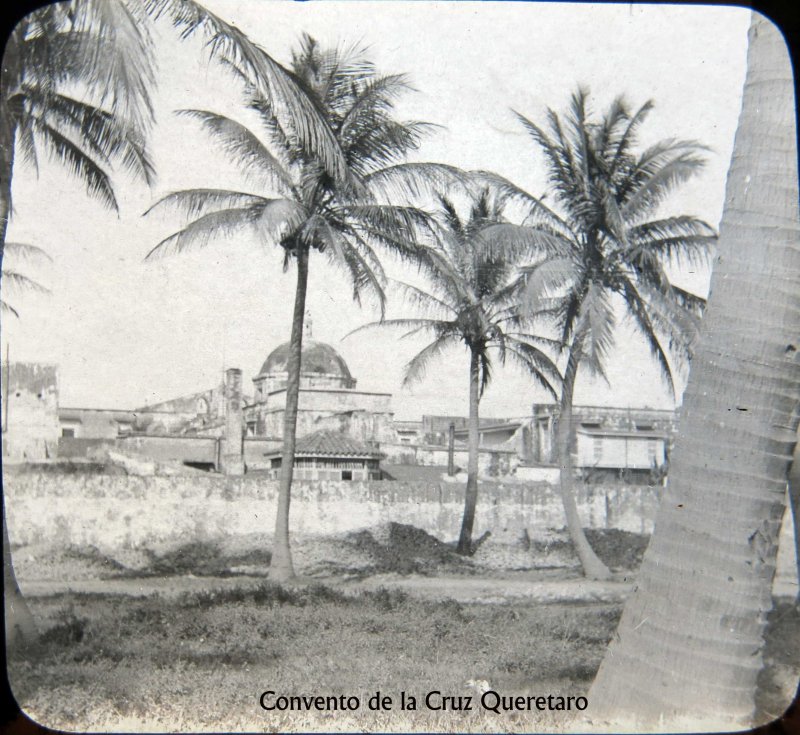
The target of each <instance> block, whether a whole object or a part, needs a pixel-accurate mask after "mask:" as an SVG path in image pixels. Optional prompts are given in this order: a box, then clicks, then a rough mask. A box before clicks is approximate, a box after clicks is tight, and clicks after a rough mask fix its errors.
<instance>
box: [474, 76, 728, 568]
mask: <svg viewBox="0 0 800 735" xmlns="http://www.w3.org/2000/svg"><path fill="white" fill-rule="evenodd" d="M652 107H653V105H652V103H651V102H647V103H646V104H644V105H643V106H642V107H640V108H639V109H638V110H636V111H635V112H631V111H630V110H629V109H628V106H627V105H626V103H625V101H624V100H623V99H622V98H618V99H616V100H615V101H614V102H613V103H612V105H611V106H610V108H609V110H608V112H607V113H606V114H605V115H604V116H603V117H602V118H601V119H600V120H598V121H593V120H592V119H591V118H590V112H589V110H588V105H587V92H586V91H585V90H583V89H579V90H578V91H577V92H576V93H575V94H574V95H573V96H572V103H571V107H570V110H569V112H568V114H567V115H566V116H565V119H564V120H563V121H562V119H561V118H560V117H559V116H558V114H556V113H555V112H553V111H552V110H549V111H548V127H549V131H545V129H543V128H542V127H540V126H538V125H536V124H534V123H533V122H531V121H530V120H528V119H527V118H525V117H523V116H522V115H518V117H519V119H520V121H521V122H522V124H523V125H524V127H525V128H526V129H527V131H528V132H529V133H530V135H531V137H532V138H533V140H534V141H535V142H536V143H537V144H538V146H539V147H540V148H541V149H542V151H543V152H544V155H545V162H546V165H547V170H548V175H549V181H550V192H551V193H550V196H551V197H552V199H553V200H554V202H555V205H556V208H550V207H548V206H546V205H545V203H544V201H543V200H542V198H537V197H534V196H532V195H531V194H529V193H527V192H526V191H524V190H522V189H520V188H519V187H517V186H515V185H514V184H512V183H511V182H509V181H507V180H505V179H503V178H502V177H499V176H497V175H496V174H491V173H485V174H483V176H484V178H485V179H487V180H489V181H490V182H492V183H493V185H495V186H498V187H499V189H500V191H502V192H504V193H505V194H506V195H507V196H509V197H511V198H513V199H515V200H516V201H518V202H519V203H521V204H522V205H523V206H525V207H526V210H527V217H526V222H527V224H529V225H530V226H531V227H532V228H533V229H534V230H535V231H537V232H539V233H540V234H541V236H543V237H547V238H549V240H550V242H551V243H556V246H557V249H558V250H559V251H560V252H559V253H558V254H557V255H556V257H553V258H549V259H547V260H546V261H545V262H543V263H540V264H536V265H535V266H533V267H531V268H529V269H528V270H527V272H526V278H527V280H528V289H529V299H530V300H531V301H532V303H533V304H534V305H536V308H538V307H540V306H547V307H548V308H554V305H555V304H556V303H558V304H559V310H558V317H557V325H558V328H559V330H560V332H561V340H562V344H563V346H564V351H565V353H566V368H565V371H564V382H563V386H562V391H561V398H560V402H559V416H558V420H557V424H556V447H557V452H558V457H559V462H560V464H561V480H560V489H561V497H562V501H563V503H564V510H565V515H566V519H567V526H568V528H569V532H570V537H571V538H572V541H573V544H574V545H575V548H576V551H577V553H578V555H579V557H580V560H581V563H582V565H583V569H584V573H585V574H586V575H587V576H588V577H592V578H607V577H608V576H609V575H610V572H609V570H608V568H607V567H606V566H605V564H603V563H602V562H601V561H600V559H599V558H598V557H597V555H596V554H595V553H594V551H593V550H592V548H591V547H590V546H589V544H588V542H587V540H586V537H585V535H584V533H583V529H582V527H581V522H580V518H579V516H578V511H577V505H576V503H575V493H574V487H573V464H572V456H571V446H572V441H573V439H572V437H573V427H572V423H573V422H572V407H573V396H574V389H575V381H576V379H577V376H578V369H579V367H581V366H583V367H585V368H587V369H589V370H591V371H593V372H594V373H596V374H599V375H600V376H602V377H605V373H604V365H605V362H606V359H607V356H608V354H609V352H610V351H611V350H612V349H613V348H614V334H615V326H616V324H617V313H618V312H619V309H620V308H622V309H623V310H624V313H625V314H626V316H627V317H628V318H629V319H630V320H631V322H632V323H633V325H634V327H635V328H636V330H637V332H638V333H639V334H640V335H641V336H642V338H643V339H644V340H645V341H646V342H647V345H648V347H649V348H650V352H651V353H652V355H653V357H654V358H655V360H656V362H657V364H658V366H659V367H660V369H661V374H662V376H663V378H664V381H665V383H666V384H667V385H668V386H669V388H670V389H671V390H672V391H673V393H674V385H673V363H674V362H676V361H677V362H678V363H680V362H681V361H682V360H683V359H685V358H686V356H687V354H688V350H689V347H690V345H691V342H692V339H693V337H694V335H695V333H696V329H697V318H698V317H699V315H700V313H701V309H702V305H703V301H702V299H700V298H698V297H697V296H695V295H693V294H691V293H689V292H687V291H685V290H683V289H681V288H679V287H677V286H676V285H674V284H672V283H671V282H670V278H669V275H668V272H667V267H668V266H669V265H670V264H673V265H674V264H680V263H683V262H689V263H694V262H696V261H703V260H705V258H706V257H707V254H708V252H709V248H710V247H711V246H712V244H713V243H714V241H715V237H714V231H713V230H712V228H711V227H710V226H709V225H708V224H706V223H705V222H703V221H701V220H700V219H698V218H697V217H693V216H689V215H677V216H664V215H662V214H661V208H662V204H663V203H664V201H665V200H666V199H667V197H668V196H669V194H670V193H671V192H672V191H673V190H674V189H675V188H676V187H677V186H678V185H679V184H681V183H683V182H684V181H686V180H687V179H689V178H690V177H692V176H694V175H696V174H697V173H698V172H699V171H700V170H701V169H702V167H703V165H704V159H703V157H702V155H701V152H702V151H703V146H701V145H700V144H699V143H697V142H694V141H682V140H663V141H660V142H658V143H656V144H654V145H652V146H650V147H649V148H647V149H646V150H644V151H643V152H641V153H639V154H637V153H636V152H635V150H634V149H635V148H636V146H637V142H638V132H639V128H640V127H641V125H642V124H643V123H644V121H645V120H646V118H647V116H648V114H649V113H650V111H651V109H652ZM556 209H558V210H560V213H559V212H557V211H556ZM543 294H544V296H543ZM547 294H549V296H548V295H547ZM670 357H672V361H673V363H671V361H670Z"/></svg>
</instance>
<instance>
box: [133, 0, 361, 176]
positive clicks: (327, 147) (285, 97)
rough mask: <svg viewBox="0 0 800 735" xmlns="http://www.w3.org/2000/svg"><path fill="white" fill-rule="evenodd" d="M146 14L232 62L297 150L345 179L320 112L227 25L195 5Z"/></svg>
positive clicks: (154, 7)
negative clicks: (167, 20) (163, 17)
mask: <svg viewBox="0 0 800 735" xmlns="http://www.w3.org/2000/svg"><path fill="white" fill-rule="evenodd" d="M145 2H146V5H147V7H148V10H149V11H150V12H151V13H153V14H155V15H160V14H164V13H166V14H168V15H169V16H170V17H171V18H172V22H173V25H174V26H175V27H176V28H179V29H181V34H182V35H183V36H184V37H188V36H191V35H194V34H195V33H201V34H202V35H203V36H204V37H205V38H206V39H207V47H208V49H209V52H210V54H211V56H212V57H214V58H226V59H229V60H231V61H232V62H233V63H235V64H236V65H237V66H238V67H239V68H240V69H242V71H243V72H244V73H245V74H246V75H247V77H248V79H250V81H251V83H252V85H253V86H254V87H255V88H256V89H257V90H258V92H259V94H260V96H261V97H262V98H263V100H264V101H266V102H267V103H268V104H269V105H270V106H271V107H272V109H273V110H274V112H275V115H276V117H277V118H278V119H279V120H280V123H281V126H282V127H283V128H284V129H285V130H288V131H289V132H290V134H291V135H293V136H296V137H297V139H298V141H299V142H300V144H301V146H302V147H303V148H304V149H305V150H307V151H309V152H310V153H311V154H312V155H313V156H314V157H316V158H317V159H318V160H319V161H321V162H322V164H323V166H324V168H325V170H326V171H327V172H328V173H329V174H330V175H331V176H332V177H333V178H334V179H336V180H338V181H344V180H346V179H347V164H346V161H345V159H344V155H343V153H342V150H341V148H340V146H339V144H338V143H337V142H336V139H335V137H334V135H333V132H332V130H331V128H330V126H329V125H328V124H327V122H326V120H325V118H324V115H323V113H322V112H321V111H320V110H319V108H318V107H317V105H316V104H314V102H313V101H312V100H311V98H310V97H309V95H308V94H306V92H305V91H304V89H303V86H302V84H301V83H300V80H299V79H298V77H297V76H296V75H295V74H293V73H291V72H290V71H288V70H287V69H286V68H284V67H283V66H281V65H280V64H279V63H278V62H277V61H275V60H274V59H273V58H272V57H271V56H270V55H269V54H267V53H266V52H265V51H264V50H263V49H262V48H261V47H259V46H258V45H257V44H255V43H253V42H252V41H251V40H250V39H249V38H248V37H247V36H246V35H245V34H244V33H243V32H242V31H240V30H239V29H237V28H235V27H234V26H232V25H231V24H229V23H226V22H225V21H223V20H222V19H221V18H219V17H218V16H216V15H214V14H213V13H211V12H209V11H208V10H206V9H205V8H203V7H202V6H201V5H199V4H198V3H196V2H194V0H145Z"/></svg>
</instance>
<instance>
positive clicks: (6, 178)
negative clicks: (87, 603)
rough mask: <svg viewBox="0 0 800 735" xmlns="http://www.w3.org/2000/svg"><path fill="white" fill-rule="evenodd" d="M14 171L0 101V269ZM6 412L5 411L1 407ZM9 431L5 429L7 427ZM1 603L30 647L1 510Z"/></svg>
mask: <svg viewBox="0 0 800 735" xmlns="http://www.w3.org/2000/svg"><path fill="white" fill-rule="evenodd" d="M16 40H17V39H16V34H12V35H11V37H10V38H9V42H8V44H7V46H6V52H5V55H4V56H3V73H2V81H3V83H4V86H5V84H7V83H8V82H9V79H10V77H11V75H12V73H13V71H14V68H15V66H16V63H17V51H18V47H17V44H16ZM13 170H14V127H13V124H12V122H11V119H10V117H9V114H8V109H7V107H6V105H5V101H4V100H2V101H0V265H2V262H3V247H2V246H3V245H4V244H5V242H6V233H7V232H8V221H9V219H10V218H11V176H12V173H13ZM3 410H5V407H3ZM6 430H8V427H6ZM3 593H4V594H3V600H4V607H3V610H4V613H5V621H6V622H5V632H6V646H8V648H9V649H11V648H14V647H19V646H22V645H25V644H28V643H32V642H33V641H35V640H36V638H37V632H36V626H35V624H34V622H33V617H32V616H31V613H30V610H29V609H28V605H27V603H26V602H25V598H24V597H23V596H22V593H21V592H20V591H19V585H18V584H17V579H16V577H15V575H14V566H13V564H12V563H11V544H10V543H9V538H8V528H7V526H6V514H5V509H3Z"/></svg>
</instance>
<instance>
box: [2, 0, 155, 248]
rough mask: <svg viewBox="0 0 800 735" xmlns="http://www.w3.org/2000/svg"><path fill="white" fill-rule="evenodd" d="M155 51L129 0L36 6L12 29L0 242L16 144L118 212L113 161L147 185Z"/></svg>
mask: <svg viewBox="0 0 800 735" xmlns="http://www.w3.org/2000/svg"><path fill="white" fill-rule="evenodd" d="M152 83H153V66H152V49H151V43H150V37H149V35H148V33H147V25H146V23H145V22H144V7H143V5H142V4H141V3H139V2H133V1H132V2H127V1H126V0H72V2H68V3H57V4H53V5H48V6H47V7H45V8H41V9H39V10H37V11H35V12H33V13H31V14H29V15H27V16H25V17H24V18H23V19H22V20H21V21H20V22H19V23H18V24H17V26H16V27H15V28H14V30H13V32H12V33H11V36H10V37H9V39H8V42H7V45H6V51H5V55H4V56H3V85H2V93H1V94H0V242H2V241H5V236H6V229H7V226H8V219H9V217H10V215H11V210H12V204H11V178H12V174H13V168H14V160H15V154H16V153H17V152H18V151H19V152H21V153H22V155H23V157H24V158H25V159H26V160H27V162H28V163H29V164H30V165H32V166H33V167H34V168H35V169H36V170H37V171H38V165H39V160H40V158H41V156H42V154H45V155H48V156H50V157H51V158H53V159H55V160H57V161H59V162H61V163H62V164H64V165H65V166H66V167H67V168H68V169H69V171H70V172H71V173H73V174H75V175H76V176H77V177H79V178H80V179H82V180H83V182H84V183H85V185H86V189H87V191H88V192H89V194H90V195H92V196H94V197H96V198H98V199H99V200H100V201H101V202H102V203H103V204H104V205H106V206H107V207H109V208H111V209H113V210H116V209H117V198H116V195H115V193H114V186H113V183H112V173H113V167H114V165H115V164H119V165H121V166H122V167H123V168H125V169H127V170H128V171H130V172H131V173H132V174H134V175H135V176H138V177H140V178H142V179H144V180H145V181H147V182H148V183H150V182H151V181H152V179H153V167H152V164H151V162H150V159H149V157H148V154H147V150H146V148H145V134H146V132H147V129H148V127H149V124H150V122H151V119H152V108H151V105H150V97H149V90H150V87H151V85H152Z"/></svg>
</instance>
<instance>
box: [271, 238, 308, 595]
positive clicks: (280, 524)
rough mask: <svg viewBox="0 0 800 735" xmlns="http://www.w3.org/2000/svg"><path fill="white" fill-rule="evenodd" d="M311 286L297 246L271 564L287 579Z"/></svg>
mask: <svg viewBox="0 0 800 735" xmlns="http://www.w3.org/2000/svg"><path fill="white" fill-rule="evenodd" d="M307 287H308V249H307V248H306V247H305V246H304V245H298V248H297V287H296V289H295V296H294V312H293V314H292V336H291V338H290V340H289V360H288V364H287V366H286V370H287V372H288V379H287V383H286V413H285V414H284V420H283V454H282V456H281V476H280V487H279V489H278V513H277V517H276V519H275V543H274V545H273V549H272V561H271V563H270V571H269V576H270V579H273V580H276V581H279V582H283V581H287V580H290V579H292V578H293V577H294V566H293V564H292V552H291V549H290V546H289V504H290V502H291V494H292V475H293V473H294V447H295V440H296V438H297V403H298V398H299V395H300V359H301V356H302V351H303V320H304V317H305V312H306V290H307Z"/></svg>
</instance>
